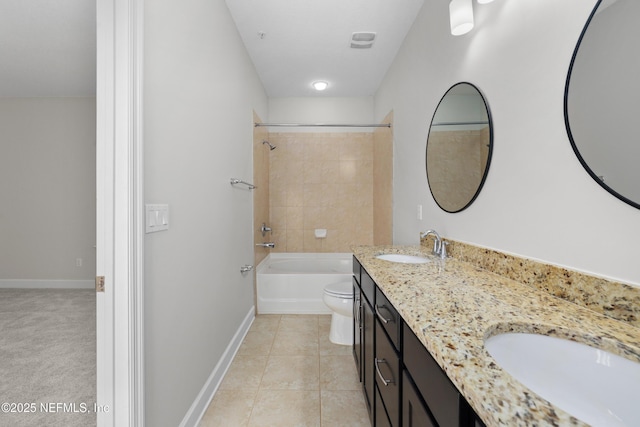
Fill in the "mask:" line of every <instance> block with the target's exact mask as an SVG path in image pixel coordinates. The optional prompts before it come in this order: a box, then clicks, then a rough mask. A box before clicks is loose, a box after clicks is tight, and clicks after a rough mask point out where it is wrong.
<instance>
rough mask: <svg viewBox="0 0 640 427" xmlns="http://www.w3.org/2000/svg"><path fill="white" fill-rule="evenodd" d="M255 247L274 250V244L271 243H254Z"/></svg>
mask: <svg viewBox="0 0 640 427" xmlns="http://www.w3.org/2000/svg"><path fill="white" fill-rule="evenodd" d="M256 246H262V247H263V248H271V249H273V248H275V247H276V244H275V243H273V242H269V243H256Z"/></svg>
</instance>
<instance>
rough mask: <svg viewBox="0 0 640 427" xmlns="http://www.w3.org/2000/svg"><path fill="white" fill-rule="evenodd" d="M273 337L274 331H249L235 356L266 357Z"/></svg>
mask: <svg viewBox="0 0 640 427" xmlns="http://www.w3.org/2000/svg"><path fill="white" fill-rule="evenodd" d="M275 337H276V332H275V331H269V330H264V331H262V330H257V331H254V330H249V332H247V335H246V336H245V337H244V340H243V341H242V344H241V345H240V348H239V349H238V353H237V354H238V355H241V356H251V355H256V356H257V355H264V356H268V355H269V352H270V351H271V346H272V345H273V340H274V339H275Z"/></svg>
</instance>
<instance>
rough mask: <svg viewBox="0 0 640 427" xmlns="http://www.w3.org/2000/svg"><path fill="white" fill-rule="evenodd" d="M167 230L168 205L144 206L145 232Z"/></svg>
mask: <svg viewBox="0 0 640 427" xmlns="http://www.w3.org/2000/svg"><path fill="white" fill-rule="evenodd" d="M168 229H169V205H150V204H147V205H145V232H147V233H155V232H156V231H164V230H168Z"/></svg>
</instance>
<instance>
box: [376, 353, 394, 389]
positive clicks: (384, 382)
mask: <svg viewBox="0 0 640 427" xmlns="http://www.w3.org/2000/svg"><path fill="white" fill-rule="evenodd" d="M373 360H374V363H373V364H374V365H375V366H376V372H377V373H378V377H380V379H381V380H382V384H384V385H385V387H386V386H388V385H389V384H393V380H392V379H391V380H388V379H386V378H385V377H383V376H382V372H380V366H379V364H380V363H387V361H386V360H384V359H378V358H377V357H376V358H374V359H373Z"/></svg>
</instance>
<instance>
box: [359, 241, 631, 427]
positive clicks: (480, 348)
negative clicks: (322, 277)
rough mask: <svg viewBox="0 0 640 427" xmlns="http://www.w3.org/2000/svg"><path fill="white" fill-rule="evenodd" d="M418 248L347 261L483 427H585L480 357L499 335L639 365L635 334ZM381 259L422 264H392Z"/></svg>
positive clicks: (385, 249)
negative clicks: (414, 259)
mask: <svg viewBox="0 0 640 427" xmlns="http://www.w3.org/2000/svg"><path fill="white" fill-rule="evenodd" d="M429 252H430V251H429V250H426V249H425V248H423V247H419V246H362V247H354V248H353V253H354V255H355V257H356V258H357V259H358V260H359V261H360V263H361V264H362V266H363V267H364V268H365V269H366V270H367V272H368V273H369V275H370V276H371V278H372V279H373V280H374V281H375V282H376V284H377V285H378V286H379V287H380V290H381V291H382V292H383V293H384V294H385V295H386V296H387V298H388V299H389V301H390V302H391V303H392V304H393V305H394V307H395V308H396V309H397V310H398V312H399V313H400V315H401V316H402V317H403V319H404V321H405V323H407V325H408V326H409V327H411V329H412V330H413V331H414V333H415V334H416V336H417V337H418V338H419V339H420V340H421V341H422V343H423V344H424V346H425V347H426V348H427V350H428V351H429V352H430V353H431V355H432V356H433V357H434V359H435V360H436V361H437V362H438V364H439V365H440V367H441V368H442V369H443V370H444V371H445V372H446V373H447V375H448V376H449V378H450V379H451V381H452V382H453V383H454V384H455V386H456V387H457V388H458V390H459V391H460V392H461V393H462V395H463V396H464V397H465V398H466V399H467V401H468V402H469V404H470V405H471V406H472V407H473V409H474V410H475V411H476V413H477V414H478V415H479V416H480V418H482V420H483V421H484V422H485V424H486V425H487V426H489V427H491V426H531V425H537V426H558V425H561V426H585V425H586V424H585V423H583V422H582V421H580V420H578V419H576V418H574V417H572V416H571V415H569V414H567V413H566V412H564V411H563V410H561V409H559V408H558V407H556V406H554V405H552V404H550V403H549V402H547V401H546V400H544V399H542V398H540V397H538V395H536V394H535V393H533V392H532V391H530V390H529V389H527V388H526V387H524V386H523V385H521V384H520V383H519V382H517V381H516V380H515V379H513V378H512V377H511V376H510V375H509V374H508V373H506V371H504V370H502V369H501V368H500V367H499V366H498V365H497V364H496V362H495V361H494V359H493V358H492V357H491V356H490V355H489V353H487V351H486V350H485V349H484V345H483V343H484V339H485V338H487V337H489V336H491V335H495V334H497V333H500V332H509V331H520V332H535V333H540V334H545V335H552V336H557V337H563V338H570V339H572V340H574V341H578V342H583V343H585V344H590V345H592V346H594V347H598V348H602V349H605V350H608V351H610V352H612V353H615V354H619V355H620V356H623V357H626V358H628V359H631V360H635V361H640V328H637V327H634V326H631V325H630V324H628V323H625V322H621V321H618V320H614V319H612V318H609V317H606V316H604V315H602V314H600V313H597V312H595V311H592V310H589V309H587V308H585V307H582V306H579V305H576V304H573V303H570V302H568V301H565V300H563V299H560V298H557V297H554V296H551V295H550V294H549V293H546V292H544V291H541V290H538V289H534V288H532V287H529V286H526V285H523V284H521V283H518V282H516V281H514V280H511V279H508V278H505V277H503V276H499V275H497V274H494V273H491V272H489V271H487V270H483V269H481V268H479V267H475V266H473V265H472V264H469V263H467V262H463V261H460V260H457V259H455V258H448V259H447V260H445V261H442V260H439V259H435V258H433V257H431V255H430V254H429ZM381 253H401V254H407V255H418V256H427V257H430V258H433V262H430V263H426V264H398V263H392V262H388V261H383V260H380V259H377V258H375V256H376V255H379V254H381Z"/></svg>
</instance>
